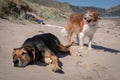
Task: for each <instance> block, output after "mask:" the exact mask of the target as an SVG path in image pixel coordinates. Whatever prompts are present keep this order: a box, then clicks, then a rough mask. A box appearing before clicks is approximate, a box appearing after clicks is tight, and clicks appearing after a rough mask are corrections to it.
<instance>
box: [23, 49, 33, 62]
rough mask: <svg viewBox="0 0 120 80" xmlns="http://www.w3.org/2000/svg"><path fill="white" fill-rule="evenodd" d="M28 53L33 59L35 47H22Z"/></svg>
mask: <svg viewBox="0 0 120 80" xmlns="http://www.w3.org/2000/svg"><path fill="white" fill-rule="evenodd" d="M24 49H25V50H26V52H27V53H28V55H29V56H30V57H31V59H32V60H33V61H34V60H35V48H34V47H26V48H24Z"/></svg>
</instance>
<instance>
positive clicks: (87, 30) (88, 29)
mask: <svg viewBox="0 0 120 80" xmlns="http://www.w3.org/2000/svg"><path fill="white" fill-rule="evenodd" d="M96 28H97V25H96V24H94V25H88V24H85V25H84V27H83V31H82V33H84V34H85V35H92V34H94V32H95V31H96Z"/></svg>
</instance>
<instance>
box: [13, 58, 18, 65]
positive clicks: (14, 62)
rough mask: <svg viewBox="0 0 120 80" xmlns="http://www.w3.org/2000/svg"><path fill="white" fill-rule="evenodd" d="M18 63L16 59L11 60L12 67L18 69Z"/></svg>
mask: <svg viewBox="0 0 120 80" xmlns="http://www.w3.org/2000/svg"><path fill="white" fill-rule="evenodd" d="M18 63H19V61H18V60H17V59H15V60H13V64H14V67H18Z"/></svg>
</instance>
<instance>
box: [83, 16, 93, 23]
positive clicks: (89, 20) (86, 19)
mask: <svg viewBox="0 0 120 80" xmlns="http://www.w3.org/2000/svg"><path fill="white" fill-rule="evenodd" d="M84 20H85V21H86V22H87V23H90V22H91V21H92V19H88V18H86V17H84Z"/></svg>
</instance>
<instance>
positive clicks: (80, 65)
mask: <svg viewBox="0 0 120 80" xmlns="http://www.w3.org/2000/svg"><path fill="white" fill-rule="evenodd" d="M46 24H51V25H57V26H65V24H66V21H63V22H57V21H56V22H54V21H48V22H47V21H46ZM42 30H43V31H44V32H45V33H47V32H50V33H53V34H54V35H56V36H57V37H58V38H59V40H60V41H61V43H63V44H66V39H65V38H63V37H62V34H61V33H60V32H61V28H57V27H48V26H45V25H40V24H32V23H30V22H27V23H26V24H20V23H14V22H11V21H8V20H4V19H0V80H120V19H118V20H115V19H113V20H112V19H101V20H100V23H99V27H98V29H97V31H96V33H95V35H94V38H93V46H92V47H93V49H91V50H88V49H80V47H79V46H77V45H74V46H72V48H73V49H74V50H75V51H76V52H78V53H79V54H80V55H81V56H70V55H65V56H63V55H62V56H60V57H59V59H60V61H61V66H62V70H63V71H64V74H59V73H54V72H52V71H51V66H44V65H42V63H40V62H37V63H35V64H34V65H28V66H26V67H25V68H17V67H13V65H12V51H13V48H18V47H20V46H21V45H22V44H23V42H24V41H25V40H26V39H27V38H29V37H32V36H34V35H36V34H42V33H41V31H42ZM72 40H73V41H74V36H73V39H72ZM85 43H87V38H86V41H85Z"/></svg>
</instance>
